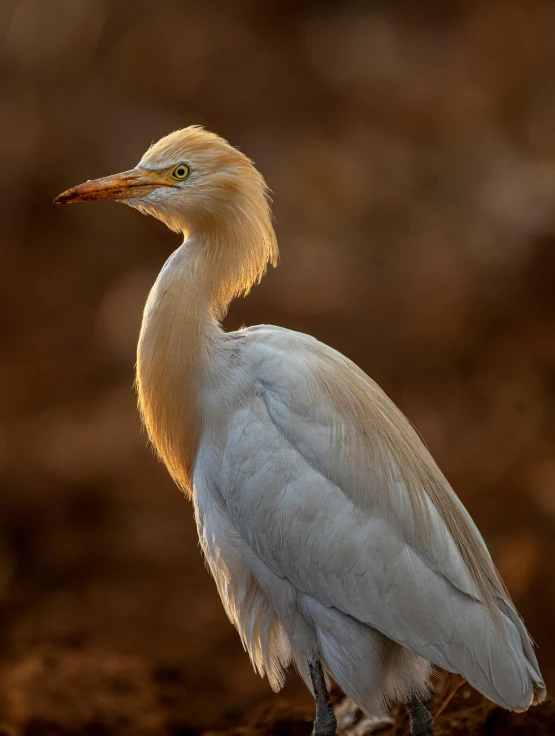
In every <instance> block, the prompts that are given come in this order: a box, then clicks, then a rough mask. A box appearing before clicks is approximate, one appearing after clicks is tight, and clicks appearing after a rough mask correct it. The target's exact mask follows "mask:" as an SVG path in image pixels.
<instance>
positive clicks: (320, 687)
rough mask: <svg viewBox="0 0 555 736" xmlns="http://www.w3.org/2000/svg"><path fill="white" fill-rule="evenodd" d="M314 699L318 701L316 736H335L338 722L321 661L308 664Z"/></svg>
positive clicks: (315, 723) (315, 725) (315, 724)
mask: <svg viewBox="0 0 555 736" xmlns="http://www.w3.org/2000/svg"><path fill="white" fill-rule="evenodd" d="M308 670H309V672H310V679H311V680H312V688H313V690H314V699H315V700H316V720H315V721H314V730H313V734H314V736H335V729H336V727H337V721H336V720H335V715H334V713H333V708H332V707H331V703H330V698H329V695H328V691H327V689H326V681H325V679H324V670H323V669H322V664H321V662H320V660H319V659H314V660H313V661H312V662H309V663H308Z"/></svg>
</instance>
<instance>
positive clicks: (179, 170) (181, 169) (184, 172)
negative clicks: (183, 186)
mask: <svg viewBox="0 0 555 736" xmlns="http://www.w3.org/2000/svg"><path fill="white" fill-rule="evenodd" d="M190 173H191V169H190V168H189V167H188V166H187V164H179V166H176V167H175V169H174V170H173V171H172V176H173V178H174V179H179V180H180V181H183V180H184V179H187V177H188V176H189V175H190Z"/></svg>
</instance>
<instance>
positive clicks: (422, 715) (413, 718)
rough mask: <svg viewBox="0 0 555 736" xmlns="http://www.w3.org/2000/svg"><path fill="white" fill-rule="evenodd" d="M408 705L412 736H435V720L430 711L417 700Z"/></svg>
mask: <svg viewBox="0 0 555 736" xmlns="http://www.w3.org/2000/svg"><path fill="white" fill-rule="evenodd" d="M406 705H407V710H408V712H409V717H410V732H411V734H412V736H434V719H433V718H432V714H431V713H430V711H429V710H428V709H427V708H426V707H425V706H424V705H423V704H422V703H421V702H420V700H418V699H417V698H415V699H414V700H411V702H410V703H407V704H406Z"/></svg>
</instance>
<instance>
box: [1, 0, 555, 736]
mask: <svg viewBox="0 0 555 736" xmlns="http://www.w3.org/2000/svg"><path fill="white" fill-rule="evenodd" d="M0 27H1V31H2V41H1V44H0V85H1V90H2V95H1V109H2V115H1V116H0V131H1V134H0V161H1V163H0V167H1V170H2V175H1V176H0V208H1V210H2V214H1V222H2V232H1V237H0V273H1V287H0V324H1V330H0V336H1V337H0V339H1V364H0V380H1V385H2V390H1V411H2V421H1V432H0V477H1V485H2V487H1V493H0V506H1V514H0V651H1V658H0V733H2V734H7V736H11V735H12V734H25V736H37V734H62V735H65V736H67V735H68V734H85V736H86V735H87V734H88V735H89V736H106V734H112V733H122V734H127V733H129V734H152V735H155V734H170V735H172V736H183V735H184V734H187V735H188V736H189V735H190V734H194V733H197V732H199V731H200V730H202V729H205V728H209V727H216V726H218V725H221V724H223V723H234V722H235V723H239V722H241V720H242V719H243V718H244V714H245V713H246V712H248V711H249V709H251V708H252V707H254V706H255V705H256V704H257V703H259V702H261V701H262V700H264V699H266V698H267V697H268V693H269V690H268V685H267V683H266V682H263V681H261V680H260V679H259V678H258V677H257V676H255V675H254V674H253V673H252V672H251V669H250V664H249V662H248V658H247V656H246V655H245V654H244V653H243V651H242V648H241V645H240V643H239V641H238V638H237V636H236V634H235V632H234V630H233V629H232V627H231V625H230V624H229V623H228V622H227V620H226V618H225V615H224V613H223V610H222V608H221V605H220V603H219V600H218V598H217V595H216V591H215V586H214V585H213V583H212V581H211V579H210V578H209V576H208V574H207V572H206V571H205V569H204V566H203V561H202V559H201V555H200V550H199V548H198V545H197V539H196V532H195V528H194V524H193V519H192V514H191V507H190V506H189V505H188V503H186V502H185V501H184V500H183V499H182V497H181V496H180V494H179V493H178V491H177V490H176V489H175V488H174V487H173V486H172V483H171V482H170V480H169V478H168V476H167V474H166V472H165V470H164V468H163V467H161V466H160V465H159V464H158V463H157V461H156V460H155V458H154V456H153V454H152V453H151V452H150V450H149V449H148V448H147V444H146V438H145V435H144V433H143V432H142V431H141V427H140V423H139V419H138V416H137V412H136V408H135V397H134V393H133V387H132V384H133V365H134V350H135V343H136V339H137V334H138V329H139V324H140V318H141V311H142V306H143V303H144V300H145V297H146V294H147V291H148V289H149V287H150V285H151V284H152V282H153V280H154V278H155V276H156V273H157V271H158V270H159V269H160V267H161V266H162V264H163V262H164V261H165V259H166V258H167V256H168V254H169V253H170V252H171V250H172V249H173V248H175V247H177V245H178V243H179V241H178V239H177V238H176V236H175V235H174V234H171V233H170V232H168V231H165V229H164V228H163V226H162V225H160V224H159V223H157V222H156V221H154V220H152V219H150V218H143V217H141V216H140V215H139V214H138V213H137V212H134V211H132V210H130V209H127V208H124V207H121V206H116V205H115V204H114V203H99V204H96V205H94V206H93V205H88V206H84V205H83V206H79V207H67V208H61V207H60V208H56V207H54V206H52V204H51V202H52V199H53V197H54V196H55V195H56V194H58V193H59V192H60V191H62V190H63V189H66V188H67V187H68V186H70V185H73V184H76V183H79V182H81V181H83V180H85V179H89V178H94V177H97V176H101V175H104V174H108V173H114V172H117V171H121V170H124V169H127V168H130V167H131V166H133V165H134V164H135V163H136V162H137V161H138V160H139V158H140V156H141V154H142V153H143V151H144V150H145V149H146V148H147V147H148V145H149V144H150V143H151V141H153V140H156V139H157V138H159V137H160V136H162V135H164V134H165V133H167V132H169V131H171V130H173V129H176V128H179V127H182V126H185V125H188V124H191V123H200V124H203V125H205V126H206V127H208V128H209V129H212V130H214V131H216V132H218V133H220V134H221V135H223V136H224V137H226V138H228V139H229V140H230V141H231V142H232V143H233V144H235V145H237V146H239V147H241V149H243V150H244V151H245V152H247V153H248V155H249V156H251V157H252V158H253V159H254V160H255V161H256V163H257V165H258V167H259V168H260V170H261V171H262V172H263V173H264V175H265V176H266V178H267V181H268V183H269V185H270V187H271V188H272V190H273V191H274V199H275V206H274V211H275V216H276V229H277V232H278V236H279V241H280V244H281V264H280V267H279V268H278V269H277V270H275V271H272V272H271V273H270V274H269V275H268V276H267V278H266V279H265V280H264V281H263V283H262V285H261V286H259V287H257V288H256V289H255V290H254V291H253V292H252V294H251V296H250V297H249V298H248V299H247V300H241V301H238V302H236V303H235V304H234V305H233V307H232V309H231V312H230V314H229V316H228V318H227V320H226V326H227V327H228V328H230V329H233V328H236V327H238V326H239V325H241V324H243V323H247V324H254V323H258V322H272V323H275V324H278V325H282V326H284V327H289V328H292V329H295V330H301V331H306V332H310V333H311V334H313V335H315V336H316V337H318V338H319V339H321V340H323V341H325V342H328V343H330V344H331V345H333V346H334V347H336V348H338V349H339V350H341V351H343V352H344V353H345V354H346V355H348V356H349V357H350V358H352V359H353V360H355V361H356V362H357V363H359V364H360V365H361V366H362V367H363V368H364V369H365V370H366V371H367V372H368V373H370V374H371V375H372V376H373V377H374V378H375V379H376V380H377V381H378V382H379V383H380V384H381V385H382V387H383V388H384V389H385V390H386V391H387V392H388V393H389V394H390V396H391V397H392V398H393V399H394V400H395V401H396V402H397V403H398V404H399V406H400V407H401V408H402V409H403V411H404V412H405V413H406V414H407V415H408V416H409V417H410V419H411V420H412V421H413V422H414V424H415V425H416V426H417V427H418V429H419V430H420V432H421V433H422V435H423V436H424V438H425V440H426V442H427V444H428V446H429V447H430V449H431V450H432V452H433V454H434V455H435V457H436V458H437V459H438V461H439V464H440V466H441V467H442V468H443V470H444V471H445V473H446V474H447V477H448V478H449V479H450V480H451V481H452V483H453V485H454V487H455V488H456V490H457V492H458V493H459V495H460V496H461V498H462V499H463V501H464V503H465V504H466V505H467V507H468V508H469V510H470V511H471V513H472V515H473V516H474V518H475V520H476V521H477V523H478V526H479V527H480V528H481V530H482V531H483V534H484V536H485V538H486V540H487V543H488V545H489V547H490V549H491V551H492V554H493V557H494V559H495V561H496V563H497V565H498V566H499V568H500V570H501V572H502V574H503V576H504V577H505V580H506V582H507V585H508V587H509V589H510V591H511V593H512V594H513V596H514V599H515V601H516V603H517V605H518V607H519V609H520V611H521V612H522V614H523V616H524V618H525V619H526V622H527V624H528V625H529V627H530V629H531V631H532V632H533V634H534V637H535V638H536V640H537V642H538V644H539V646H540V649H539V659H540V662H541V664H542V666H543V670H544V673H545V676H546V680H547V683H548V685H549V684H551V687H553V686H554V685H555V619H554V613H555V407H554V388H555V342H554V334H555V293H554V287H555V43H554V40H553V39H554V38H555V5H554V4H553V3H552V2H541V1H537V2H529V1H528V0H522V1H521V2H516V1H513V0H500V1H499V2H492V1H490V0H479V2H473V1H472V0H465V2H461V3H455V2H446V1H445V0H441V1H438V2H435V3H434V2H428V1H426V0H414V2H408V1H406V2H400V1H395V2H392V1H391V0H389V1H386V0H384V1H383V2H355V1H354V0H350V1H349V2H347V1H345V0H344V1H343V2H341V3H333V2H325V1H324V0H319V1H314V2H302V1H301V0H296V1H291V2H289V1H287V0H227V1H225V0H222V1H221V2H211V1H210V2H193V1H192V0H181V1H180V0H157V2H152V1H151V0H134V1H133V2H132V3H131V2H123V0H119V1H117V0H115V1H114V0H112V1H111V2H110V0H48V2H46V1H45V0H2V1H1V3H0ZM285 695H286V697H288V698H290V699H291V700H293V701H295V702H301V701H303V699H305V698H307V695H306V694H305V693H304V691H303V689H302V688H301V686H300V685H299V683H298V680H297V678H296V676H295V675H294V674H293V673H292V675H291V677H290V684H289V685H288V686H287V689H286V691H285Z"/></svg>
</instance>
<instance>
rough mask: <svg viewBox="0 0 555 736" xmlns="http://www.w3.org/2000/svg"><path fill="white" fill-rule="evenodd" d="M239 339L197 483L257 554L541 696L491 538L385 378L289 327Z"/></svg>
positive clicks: (421, 645) (429, 651)
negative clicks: (376, 378)
mask: <svg viewBox="0 0 555 736" xmlns="http://www.w3.org/2000/svg"><path fill="white" fill-rule="evenodd" d="M226 351H227V353H226V354H227V356H228V358H227V360H228V361H229V362H228V366H227V368H228V369H227V371H226V372H225V373H222V370H221V369H222V367H223V366H222V365H220V366H219V372H218V374H219V375H225V384H224V383H223V382H222V383H221V384H212V387H211V389H210V390H211V393H212V398H211V401H210V402H208V404H207V405H212V406H214V407H217V412H218V420H216V418H215V417H214V418H209V420H208V421H207V423H206V426H208V427H217V430H214V431H211V432H209V433H208V434H205V435H204V437H203V439H202V441H201V452H200V456H199V457H200V460H199V462H198V464H197V467H196V469H195V484H196V485H197V487H198V489H199V492H200V494H201V495H202V493H210V492H211V491H210V489H212V492H213V493H216V494H217V495H218V498H219V499H220V501H219V502H220V503H221V509H222V510H223V511H222V513H224V514H225V515H226V518H227V520H228V521H229V523H230V524H231V527H232V529H233V534H237V535H238V536H239V537H240V539H241V543H242V544H244V545H246V548H247V549H248V550H249V554H250V555H252V560H253V562H252V564H253V565H255V566H256V565H258V564H259V563H260V564H261V565H263V566H264V568H265V569H268V571H269V573H268V574H269V575H273V576H275V578H276V580H277V579H279V580H286V581H287V582H288V584H289V585H290V586H291V588H292V590H293V591H296V592H297V593H298V594H299V595H300V596H303V595H304V596H309V597H310V599H312V600H314V601H315V602H316V603H315V605H323V606H324V607H326V608H327V609H334V610H337V611H339V612H340V613H341V614H343V615H345V616H348V617H349V618H351V619H354V620H355V621H358V622H360V623H361V624H363V625H364V626H365V627H368V629H371V630H374V631H377V632H380V634H382V635H385V636H386V637H387V638H388V639H390V640H391V641H393V642H397V643H398V644H400V645H402V646H403V647H405V648H406V649H408V650H409V651H411V652H413V653H415V654H417V655H420V656H422V657H424V658H425V659H427V660H429V661H431V662H432V663H434V664H436V665H438V666H441V667H444V668H446V669H447V670H450V671H454V672H459V673H461V674H462V675H463V676H464V677H465V678H466V679H468V680H469V682H471V684H474V685H475V686H476V687H477V689H479V690H481V691H482V692H483V693H484V694H486V695H487V696H488V697H489V698H490V699H492V700H494V701H495V702H498V703H500V704H501V705H504V706H505V707H509V708H513V709H523V708H526V707H527V706H528V705H529V704H530V702H531V701H532V699H533V698H535V699H536V700H541V698H542V697H543V695H544V686H543V682H542V680H541V675H540V673H539V669H538V666H537V661H536V659H535V656H534V653H533V651H532V647H531V645H530V641H529V638H528V634H527V632H526V629H525V627H524V625H523V624H522V622H521V620H520V618H519V617H518V614H517V613H516V611H515V610H514V607H513V605H512V603H511V601H510V599H509V597H508V594H506V592H505V589H504V586H503V584H502V582H501V581H500V579H499V577H498V574H497V572H496V570H495V567H494V566H493V563H492V562H491V558H490V556H489V553H488V552H487V549H486V547H485V544H484V543H483V540H482V538H481V536H480V535H479V533H478V531H477V529H476V527H475V526H474V524H473V522H472V520H471V519H470V517H469V515H468V513H467V512H466V510H465V509H464V507H463V506H462V504H461V503H460V501H459V500H458V499H457V497H456V496H455V494H454V493H453V491H452V490H451V488H450V487H449V485H448V483H447V481H446V480H445V479H444V477H443V475H442V474H441V473H440V471H439V470H438V469H437V466H436V465H435V463H434V462H433V460H432V458H431V457H430V455H429V453H428V451H427V450H426V448H425V447H424V446H423V444H422V443H421V442H420V440H419V439H418V437H417V435H416V433H415V432H414V430H413V429H412V427H411V426H410V424H409V422H408V421H407V420H406V419H405V418H404V417H403V415H402V414H401V413H400V412H399V411H398V410H397V409H396V407H395V406H394V405H393V404H392V402H391V401H389V399H387V397H386V396H385V395H384V394H383V392H381V391H380V389H379V388H378V387H377V386H376V384H374V383H373V382H372V381H371V380H370V379H369V378H368V377H367V376H366V375H365V374H364V373H363V372H362V371H360V369H358V368H357V367H356V366H354V364H352V363H351V362H350V361H348V360H347V359H346V358H344V357H343V356H341V355H340V354H339V353H337V352H336V351H334V350H332V349H331V348H328V347H327V346H325V345H322V344H321V343H319V342H318V341H316V340H314V339H313V338H310V337H308V336H305V335H302V334H299V333H294V332H290V331H287V330H281V329H279V328H272V327H258V328H251V329H247V330H243V331H241V332H239V333H234V334H232V335H230V336H229V337H228V339H227V345H226ZM407 448H408V449H407ZM409 449H410V450H411V451H412V452H413V457H410V456H408V455H407V453H408V450H409ZM407 458H408V460H410V461H411V462H408V461H407ZM408 471H410V473H412V475H409V477H407V472H408ZM419 478H421V482H420V486H419V487H418V485H417V484H418V482H419V481H418V479H419ZM431 483H435V484H436V485H435V486H434V492H433V493H430V484H431ZM438 497H439V498H440V499H441V503H439V504H438V503H437V498H438ZM199 502H200V504H201V506H202V504H203V503H204V501H203V499H202V498H201V499H200V500H199ZM445 509H447V510H448V514H449V516H448V519H446V518H445V514H446V511H445ZM458 530H463V532H464V535H466V538H464V537H463V538H462V539H461V536H460V535H459V537H457V531H458ZM468 538H470V539H471V541H472V545H471V547H470V550H471V553H472V554H471V555H470V557H468V549H469V547H468V542H467V540H468ZM465 544H466V545H467V546H466V547H465ZM465 550H466V553H465ZM275 584H276V585H277V583H275ZM266 592H267V593H268V594H269V595H270V597H271V595H272V593H271V590H270V591H266ZM299 605H302V603H301V604H299ZM492 605H493V606H494V607H495V614H496V615H492V612H491V607H492ZM311 615H312V616H313V615H315V614H314V612H312V613H311ZM332 674H333V672H332ZM534 693H535V694H534Z"/></svg>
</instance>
